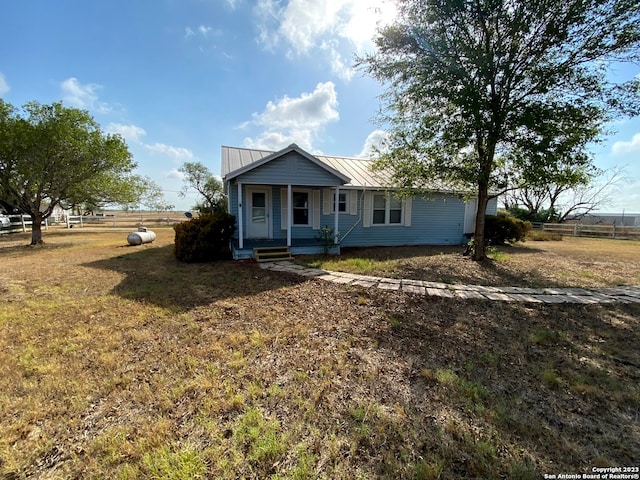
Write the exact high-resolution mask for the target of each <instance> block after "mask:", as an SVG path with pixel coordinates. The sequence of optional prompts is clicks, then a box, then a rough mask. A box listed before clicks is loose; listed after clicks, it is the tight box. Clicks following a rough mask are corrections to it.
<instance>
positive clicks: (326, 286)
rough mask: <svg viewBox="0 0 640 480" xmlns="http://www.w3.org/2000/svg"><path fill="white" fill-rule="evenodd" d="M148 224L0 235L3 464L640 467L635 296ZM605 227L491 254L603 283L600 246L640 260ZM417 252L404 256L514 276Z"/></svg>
mask: <svg viewBox="0 0 640 480" xmlns="http://www.w3.org/2000/svg"><path fill="white" fill-rule="evenodd" d="M154 230H155V231H156V233H157V240H156V241H155V242H154V243H152V244H146V245H141V246H138V247H130V246H127V242H126V236H127V231H128V230H127V229H105V228H93V227H87V228H82V229H80V228H73V229H66V228H52V229H50V230H49V231H48V232H45V233H44V240H45V242H46V243H45V245H43V246H35V247H27V246H25V245H26V243H28V241H29V234H22V233H19V234H11V235H4V236H2V237H0V265H1V268H0V294H1V295H2V303H1V304H0V478H4V479H14V478H16V479H19V478H60V479H62V478H64V479H66V478H115V479H135V478H140V479H142V478H145V479H146V478H157V479H187V478H223V479H236V478H274V479H275V478H279V479H284V478H289V479H315V478H325V479H353V478H389V479H396V478H400V479H437V478H440V479H471V478H509V479H534V478H535V479H537V478H542V476H543V474H559V473H569V474H581V473H588V472H591V469H592V467H594V466H623V465H637V464H638V452H640V411H639V409H638V406H639V405H640V350H639V349H638V345H639V344H640V306H639V305H637V304H633V305H621V304H615V305H604V306H603V305H566V306H565V305H537V304H527V305H524V304H511V303H508V302H489V301H473V300H470V301H461V300H460V299H444V298H431V297H424V296H413V295H410V294H405V293H401V292H388V291H381V290H378V289H369V290H368V289H362V288H356V287H345V286H340V285H336V284H333V283H330V282H323V281H321V280H314V279H307V278H303V277H297V276H289V275H286V274H278V273H275V272H271V271H266V270H262V269H260V268H259V267H258V266H257V265H256V264H254V263H251V262H222V263H216V264H199V265H190V264H181V263H178V262H176V261H175V260H174V259H173V256H172V247H173V230H172V229H171V228H162V227H158V228H154ZM576 240H581V241H584V240H585V239H576ZM598 242H599V241H596V243H589V244H588V243H575V244H573V243H572V242H569V241H566V240H565V241H563V242H558V243H553V242H545V243H544V244H538V243H535V244H534V243H531V244H526V246H525V247H518V249H516V250H509V249H506V250H505V251H504V252H503V255H506V256H508V257H509V258H510V259H511V260H509V259H505V258H504V257H502V258H499V257H500V256H499V255H498V257H497V258H496V259H494V260H493V261H492V262H488V266H487V267H485V268H487V269H490V270H491V271H496V270H499V269H500V268H502V265H503V263H506V264H507V265H509V264H510V263H513V262H516V261H517V259H518V258H519V257H520V256H522V257H526V258H529V257H528V255H530V256H533V255H535V256H536V258H537V259H538V260H537V262H538V263H542V262H544V263H545V264H548V265H551V266H554V265H555V266H556V267H560V266H562V268H564V269H568V270H570V271H573V272H576V271H577V270H576V269H578V270H584V271H585V272H587V271H592V272H594V275H595V277H594V278H592V279H589V278H588V277H584V278H587V279H588V281H589V282H593V283H594V284H596V283H597V284H606V283H607V282H613V281H617V280H614V279H613V278H614V277H611V279H608V277H605V276H603V274H602V273H599V269H598V268H599V267H598V266H597V264H598V263H599V262H603V263H607V264H610V265H612V266H613V267H615V268H613V267H612V270H616V269H617V270H618V271H621V270H622V266H623V264H625V263H628V264H630V265H635V264H634V262H635V261H637V258H635V257H634V250H633V248H636V247H637V245H638V244H637V243H636V244H635V247H634V244H626V243H624V244H622V243H620V244H610V243H598ZM616 245H620V246H624V248H621V247H618V246H616ZM627 247H628V248H629V250H628V251H627V250H626V248H627ZM526 249H530V250H531V251H529V252H528V253H527V251H526ZM546 249H549V250H546ZM399 251H400V250H399ZM414 253H415V254H420V256H419V257H415V258H416V259H415V260H412V258H413V257H411V255H410V252H409V251H406V252H405V253H404V254H403V255H402V256H400V257H401V258H400V259H396V260H398V261H402V262H413V261H415V262H416V263H415V264H413V263H404V264H402V267H401V268H402V269H404V270H400V269H398V270H397V271H402V272H403V274H406V273H409V272H413V274H414V275H416V276H420V275H423V276H427V277H429V278H433V277H438V278H439V277H447V278H450V279H452V281H458V280H469V281H473V282H472V283H484V282H485V281H487V279H489V280H490V279H492V278H493V279H494V280H493V281H495V282H498V281H501V282H503V281H507V280H513V281H516V280H517V278H518V275H521V274H520V273H518V272H516V271H513V272H512V275H514V277H508V276H505V275H503V276H496V277H492V276H489V274H486V276H478V277H477V278H475V277H473V275H474V270H473V269H474V268H476V267H475V266H474V265H475V264H474V263H473V262H471V261H469V260H468V259H462V260H461V261H464V262H466V263H464V264H462V263H461V264H458V263H453V262H447V261H444V260H443V261H442V263H441V264H438V266H437V267H435V266H434V267H428V265H429V263H428V262H429V261H431V260H422V259H420V260H418V258H422V256H424V257H426V258H434V257H439V256H440V253H438V252H436V251H433V252H432V253H430V254H424V252H423V251H421V250H416V251H415V252H414ZM448 255H453V252H447V251H444V252H443V253H442V256H443V257H445V258H447V256H448ZM358 257H359V258H360V257H362V258H365V256H364V255H362V254H361V253H360V254H359V255H358ZM367 257H373V255H372V254H369V255H367ZM350 258H351V257H350ZM570 258H571V259H573V260H571V261H573V262H576V265H578V266H576V267H571V269H569V268H568V267H567V266H566V265H568V263H567V264H565V262H569V259H570ZM378 260H379V261H382V259H378ZM384 261H391V259H385V260H384ZM394 261H395V260H394ZM456 262H457V260H456ZM587 262H591V263H593V264H596V266H593V265H587ZM534 263H536V262H530V265H533V264H534ZM448 264H450V266H451V268H450V269H449V270H446V267H447V265H448ZM460 265H466V268H467V269H468V270H469V271H468V272H467V273H465V274H464V275H463V273H461V272H462V270H463V269H462V267H461V266H460ZM393 268H396V267H393ZM410 268H412V269H413V270H410ZM429 268H431V271H430V272H427V271H426V270H428V269H429ZM420 269H425V272H424V273H420ZM394 271H395V270H394ZM479 271H480V272H481V270H479ZM491 275H493V274H491ZM532 275H533V274H532ZM572 275H573V277H571V278H583V277H581V276H579V275H577V273H573V274H572ZM532 278H533V279H534V280H535V281H543V280H544V279H545V278H546V277H544V276H543V275H542V273H536V274H535V275H534V276H533V277H532ZM558 278H560V277H558ZM619 278H621V279H623V280H622V281H632V279H633V277H627V276H620V277H619ZM534 280H531V279H525V280H523V282H522V283H527V282H533V281H534ZM555 281H557V282H562V283H563V284H565V283H568V282H569V281H570V278H569V277H567V278H566V279H564V280H562V281H561V280H555ZM585 281H586V280H585ZM509 283H511V282H509Z"/></svg>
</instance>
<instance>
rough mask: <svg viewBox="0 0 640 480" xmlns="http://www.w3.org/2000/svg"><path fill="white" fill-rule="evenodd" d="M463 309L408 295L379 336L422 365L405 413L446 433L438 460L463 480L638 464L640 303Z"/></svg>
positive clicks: (439, 436) (434, 450)
mask: <svg viewBox="0 0 640 480" xmlns="http://www.w3.org/2000/svg"><path fill="white" fill-rule="evenodd" d="M466 305H467V306H468V307H467V308H464V307H463V308H461V306H460V304H459V302H455V301H452V300H447V299H429V298H422V297H418V296H413V297H409V298H407V299H406V300H405V301H404V302H401V303H400V304H396V305H394V307H393V308H391V309H388V310H387V316H388V317H389V330H388V331H387V332H384V331H381V332H378V333H379V334H380V336H379V338H378V341H379V346H380V348H381V349H383V350H384V351H386V352H387V354H386V355H388V356H389V357H392V359H393V357H398V358H402V359H408V360H409V362H410V364H411V365H412V366H413V368H412V370H413V375H414V381H412V382H411V400H410V402H409V405H410V406H409V407H408V408H409V410H410V411H409V412H407V414H408V416H409V417H414V418H416V417H417V416H420V417H423V418H425V422H424V424H423V425H420V427H419V428H420V429H425V430H431V431H435V432H437V433H436V435H435V436H433V437H432V438H434V439H435V440H434V444H433V445H430V446H427V450H429V451H430V456H431V457H432V458H433V459H434V460H433V462H434V463H436V464H437V463H438V462H442V463H443V464H446V465H447V470H448V472H449V473H450V474H453V475H454V476H459V477H460V478H497V477H501V478H539V475H540V474H542V473H554V472H555V471H563V470H567V469H568V470H570V471H573V472H575V473H588V472H590V471H591V470H589V469H590V468H591V467H592V466H594V465H597V466H607V465H625V464H633V463H634V462H636V461H637V452H638V451H640V436H639V435H638V434H637V428H638V427H640V423H638V418H637V405H638V402H640V389H639V388H638V385H640V370H639V367H640V352H639V351H638V349H637V347H636V345H637V342H638V341H640V337H639V333H638V332H639V331H640V330H638V327H639V326H640V325H639V321H640V320H639V319H640V305H615V306H573V305H572V306H559V305H542V306H534V307H531V306H524V305H518V304H511V303H507V302H482V301H478V302H475V301H474V302H468V303H467V304H466ZM380 307H381V308H384V307H383V305H382V304H381V305H380ZM611 349H613V351H612V350H611ZM390 361H392V360H390ZM381 388H383V387H382V386H381ZM443 398H446V399H447V401H446V403H447V404H448V407H447V408H446V409H440V410H438V409H434V407H433V405H436V406H437V405H441V404H442V399H443ZM631 418H635V419H634V420H631ZM628 422H631V423H630V424H629V423H628ZM624 424H627V425H628V427H629V428H628V429H625V433H622V432H621V431H620V425H624ZM443 425H444V427H443ZM416 435H417V436H420V433H419V432H416ZM461 460H464V461H461ZM554 468H555V469H559V470H554Z"/></svg>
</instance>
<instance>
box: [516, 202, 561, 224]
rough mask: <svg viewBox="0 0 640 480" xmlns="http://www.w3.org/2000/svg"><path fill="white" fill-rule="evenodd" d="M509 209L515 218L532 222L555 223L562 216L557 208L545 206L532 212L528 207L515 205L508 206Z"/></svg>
mask: <svg viewBox="0 0 640 480" xmlns="http://www.w3.org/2000/svg"><path fill="white" fill-rule="evenodd" d="M507 211H508V212H509V213H510V214H511V215H513V216H514V217H515V218H519V219H520V220H524V221H525V222H532V223H533V222H536V223H553V222H557V221H558V218H559V217H560V214H559V212H557V211H556V209H555V208H543V209H541V210H539V211H537V212H532V211H531V210H529V209H527V208H522V207H516V206H513V207H509V208H507Z"/></svg>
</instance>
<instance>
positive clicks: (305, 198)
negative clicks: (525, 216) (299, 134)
mask: <svg viewBox="0 0 640 480" xmlns="http://www.w3.org/2000/svg"><path fill="white" fill-rule="evenodd" d="M370 165H371V160H368V159H364V158H349V157H329V156H326V155H312V154H310V153H309V152H306V151H304V150H303V149H302V148H300V147H298V146H297V145H295V144H292V145H289V146H288V147H286V148H283V149H282V150H280V151H277V152H272V151H265V150H255V149H247V148H235V147H226V146H223V147H222V168H221V173H222V179H223V184H224V189H225V193H226V194H227V195H228V199H229V212H230V213H231V214H233V215H235V216H236V219H237V230H236V234H235V238H234V241H233V255H234V258H236V259H240V258H251V257H253V255H254V250H253V249H254V248H256V247H268V246H286V247H289V248H290V252H291V253H292V254H308V253H320V252H322V244H321V242H320V241H319V240H318V239H317V238H318V237H319V236H320V232H321V229H322V228H324V227H328V228H329V229H331V235H332V236H333V240H334V242H333V243H334V246H333V247H332V252H333V253H339V251H340V247H367V246H393V245H425V244H431V245H459V244H463V243H465V242H466V241H467V237H466V236H465V234H471V233H473V230H474V224H475V216H476V205H477V201H476V199H474V198H471V199H469V200H467V201H465V200H464V199H463V198H462V196H461V195H460V194H456V193H452V192H446V191H434V192H432V193H430V194H428V195H426V196H423V195H416V196H414V197H405V198H396V197H395V196H394V195H393V190H392V189H389V188H388V187H387V185H388V183H389V182H388V181H389V178H388V176H386V175H385V174H384V173H381V172H372V171H371V169H370ZM496 211H497V201H496V199H493V200H492V201H491V202H490V203H489V206H488V208H487V213H489V214H495V213H496ZM325 231H326V230H325Z"/></svg>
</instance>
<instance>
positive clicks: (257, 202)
mask: <svg viewBox="0 0 640 480" xmlns="http://www.w3.org/2000/svg"><path fill="white" fill-rule="evenodd" d="M266 197H267V196H266V194H265V193H264V192H251V221H252V222H253V223H265V222H266V221H267V199H266Z"/></svg>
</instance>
